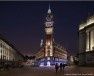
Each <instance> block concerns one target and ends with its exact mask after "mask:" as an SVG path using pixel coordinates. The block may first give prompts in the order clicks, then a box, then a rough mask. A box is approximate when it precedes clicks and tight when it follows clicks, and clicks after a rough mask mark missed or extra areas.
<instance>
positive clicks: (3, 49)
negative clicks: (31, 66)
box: [0, 35, 24, 64]
mask: <svg viewBox="0 0 94 76" xmlns="http://www.w3.org/2000/svg"><path fill="white" fill-rule="evenodd" d="M23 60H24V57H23V55H22V54H21V53H19V52H18V51H17V49H15V47H14V46H13V45H12V44H10V43H9V41H7V40H6V39H5V38H4V37H3V36H2V35H0V64H2V63H3V64H4V63H8V62H16V61H23Z"/></svg>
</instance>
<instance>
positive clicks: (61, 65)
mask: <svg viewBox="0 0 94 76" xmlns="http://www.w3.org/2000/svg"><path fill="white" fill-rule="evenodd" d="M62 67H63V64H62V63H60V71H62Z"/></svg>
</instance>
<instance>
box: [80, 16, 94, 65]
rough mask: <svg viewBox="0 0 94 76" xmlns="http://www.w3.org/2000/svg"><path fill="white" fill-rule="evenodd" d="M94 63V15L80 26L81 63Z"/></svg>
mask: <svg viewBox="0 0 94 76" xmlns="http://www.w3.org/2000/svg"><path fill="white" fill-rule="evenodd" d="M87 64H94V16H91V17H89V18H88V19H87V20H86V22H84V23H82V24H81V25H80V27H79V65H87Z"/></svg>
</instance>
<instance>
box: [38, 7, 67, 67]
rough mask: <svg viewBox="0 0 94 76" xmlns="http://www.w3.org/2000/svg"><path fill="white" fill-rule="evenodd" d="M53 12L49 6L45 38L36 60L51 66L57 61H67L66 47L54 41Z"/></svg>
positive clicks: (40, 63) (42, 64)
mask: <svg viewBox="0 0 94 76" xmlns="http://www.w3.org/2000/svg"><path fill="white" fill-rule="evenodd" d="M53 24H54V21H53V14H52V11H51V9H50V7H49V9H48V12H47V17H46V21H45V39H44V42H43V40H42V41H41V48H40V51H38V53H36V60H37V61H38V65H40V66H51V65H54V64H55V63H59V64H60V63H67V52H66V49H64V48H63V47H61V46H60V45H57V44H56V43H55V42H54V37H53V33H54V26H53Z"/></svg>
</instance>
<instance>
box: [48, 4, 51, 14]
mask: <svg viewBox="0 0 94 76" xmlns="http://www.w3.org/2000/svg"><path fill="white" fill-rule="evenodd" d="M48 13H49V14H50V13H51V9H50V4H49V9H48Z"/></svg>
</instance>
